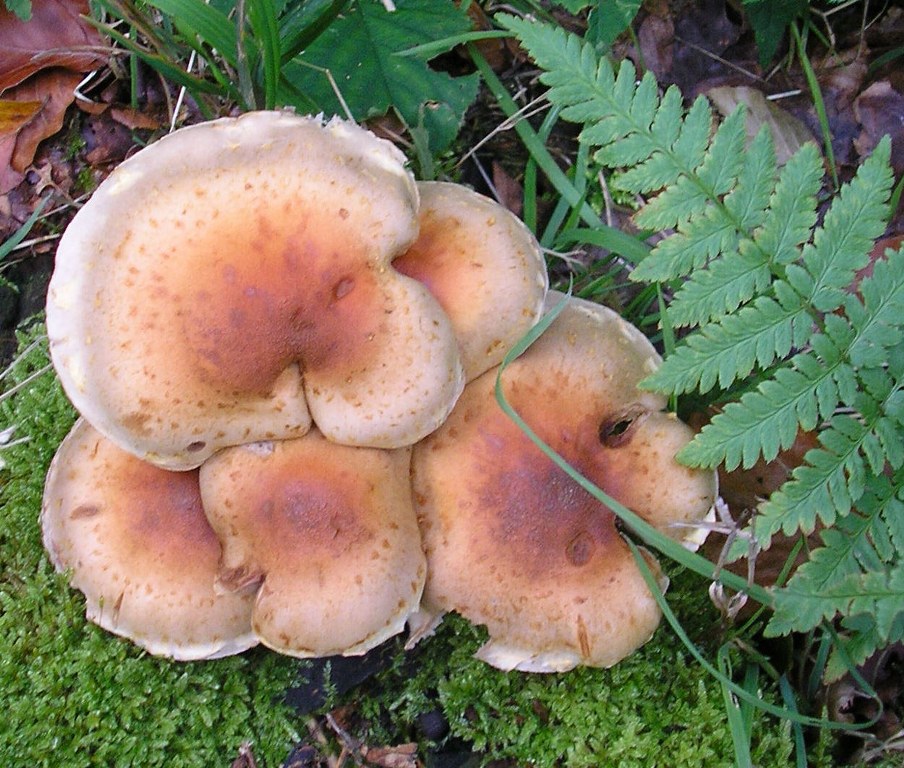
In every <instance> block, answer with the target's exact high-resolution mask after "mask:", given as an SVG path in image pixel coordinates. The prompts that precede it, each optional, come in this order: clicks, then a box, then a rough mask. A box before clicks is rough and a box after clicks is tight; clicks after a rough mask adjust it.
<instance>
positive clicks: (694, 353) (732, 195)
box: [501, 17, 904, 672]
mask: <svg viewBox="0 0 904 768" xmlns="http://www.w3.org/2000/svg"><path fill="white" fill-rule="evenodd" d="M501 22H502V24H503V25H504V26H506V27H508V28H509V29H511V30H513V31H514V32H515V33H516V34H517V36H518V37H519V39H520V40H521V42H522V43H523V44H524V46H525V48H526V49H527V50H528V52H529V53H530V55H531V56H533V57H534V59H535V61H536V62H537V64H538V65H539V66H540V68H541V69H542V70H544V72H543V74H542V75H541V78H542V80H543V82H544V83H545V84H546V85H548V86H549V88H550V90H549V99H550V101H551V102H552V103H553V104H555V105H556V106H557V107H559V108H560V110H561V114H562V116H563V117H565V118H566V119H569V120H574V121H576V122H578V123H580V124H581V125H582V131H581V134H580V135H581V140H582V141H583V142H585V143H586V144H587V145H589V146H590V147H593V148H595V149H596V153H595V158H596V160H597V162H599V163H600V164H601V165H602V166H604V167H606V168H611V169H615V170H616V171H617V173H616V174H615V175H614V178H613V185H614V186H617V187H618V188H620V189H622V190H625V191H628V192H630V193H632V194H636V195H639V196H640V197H642V198H645V199H644V201H643V204H642V205H641V207H640V209H639V210H638V211H637V213H636V214H635V222H636V223H637V224H638V225H639V226H640V227H642V228H650V229H658V230H661V231H662V232H663V233H664V237H663V238H662V239H661V240H660V241H659V243H657V245H656V246H655V247H654V248H653V250H652V251H651V252H650V254H649V256H648V257H647V258H646V259H644V260H643V261H642V262H641V263H640V264H638V265H637V266H636V267H635V269H634V270H633V272H632V274H631V278H632V279H633V280H636V281H639V282H643V281H646V282H668V283H669V286H668V288H669V292H673V294H674V298H673V300H672V301H671V303H670V305H669V306H668V307H667V312H668V317H669V321H670V322H671V323H672V324H673V325H679V326H687V327H689V328H690V331H689V333H688V334H687V335H686V336H685V337H684V339H683V340H682V341H681V343H680V344H679V345H678V346H677V348H676V349H675V350H674V351H673V352H671V353H670V354H668V355H667V356H666V359H665V360H664V361H663V363H662V365H661V366H660V367H659V369H658V370H657V371H655V372H654V373H653V374H652V375H651V376H649V377H648V378H647V379H646V380H645V381H644V382H643V383H642V386H643V387H644V388H647V389H653V390H658V391H661V392H664V393H668V394H670V395H682V394H688V393H697V394H707V393H710V392H712V393H713V399H714V400H717V401H726V400H727V404H725V405H724V407H723V408H722V410H721V412H720V413H718V414H717V415H716V416H714V417H713V419H712V421H711V422H710V423H709V424H708V425H706V426H705V427H704V428H703V429H702V430H701V432H700V433H699V434H698V435H697V436H696V438H695V439H694V440H693V441H692V442H691V443H690V444H689V445H688V446H686V447H685V448H684V449H683V450H682V451H681V452H680V453H679V455H678V458H679V459H680V460H681V461H683V462H684V463H686V464H688V465H691V466H710V467H711V466H717V465H719V464H724V466H725V468H726V469H727V470H729V471H730V470H732V469H734V468H736V467H738V466H741V465H743V466H744V467H749V466H751V465H752V464H754V463H755V462H756V461H757V460H759V459H765V460H767V461H770V460H772V459H774V458H775V457H776V456H777V454H778V452H779V451H780V450H782V449H784V448H788V447H790V446H791V445H792V444H793V443H794V441H795V439H796V438H797V436H798V433H799V431H800V430H807V431H810V430H818V439H819V446H818V447H817V448H815V449H813V450H811V451H809V452H808V453H807V454H806V456H805V458H804V462H803V463H802V465H801V466H799V467H797V468H796V469H795V470H794V471H793V473H792V475H791V478H790V479H789V480H788V481H787V482H786V483H785V484H784V485H783V486H782V488H781V489H780V490H779V491H777V492H775V493H773V494H772V495H771V497H770V498H769V499H768V501H767V502H766V503H764V504H763V505H762V506H761V508H760V510H759V511H758V514H757V515H756V516H755V518H754V529H755V532H756V537H757V539H758V540H759V542H760V543H761V544H764V545H768V543H769V542H770V540H771V538H772V536H773V535H774V534H775V533H776V532H778V531H779V530H782V531H784V532H786V533H788V534H794V533H795V532H797V531H805V532H811V531H813V530H815V529H816V528H817V526H819V525H821V526H823V531H822V533H821V536H822V546H821V547H818V548H816V549H815V550H814V551H813V552H812V553H811V557H810V559H809V561H808V562H807V563H805V564H804V565H803V566H801V567H800V568H799V569H798V570H797V572H796V573H794V574H793V575H792V578H791V580H790V581H789V582H788V584H787V586H786V587H783V588H776V590H775V598H776V612H775V614H774V618H773V619H772V621H771V622H770V624H769V632H770V633H772V634H785V633H787V632H790V631H795V630H808V629H811V628H813V627H815V626H817V625H818V624H819V623H820V622H821V621H823V620H826V619H834V618H836V617H838V616H841V618H842V626H843V627H844V629H845V631H846V633H847V635H846V637H845V640H844V643H845V648H846V649H847V650H848V651H849V652H851V653H852V654H853V655H854V657H855V659H862V658H864V657H865V656H866V655H867V654H868V653H870V652H871V651H873V650H875V649H876V648H877V647H879V645H880V644H882V643H887V642H893V641H896V640H899V639H904V568H902V557H901V556H902V553H904V439H902V433H904V341H902V336H904V328H902V325H904V249H899V250H898V251H889V252H887V253H886V254H885V255H884V256H883V257H882V258H880V259H878V260H877V261H875V263H874V265H873V275H872V277H868V278H866V279H864V280H863V281H862V282H861V283H860V285H859V286H855V285H854V278H855V275H856V273H857V272H858V270H860V269H862V268H863V267H864V266H866V265H867V264H868V262H869V256H870V251H871V249H872V247H873V242H874V240H875V238H877V237H878V236H880V235H881V234H882V232H883V230H884V228H885V224H886V218H887V216H888V199H889V196H890V190H891V185H892V181H893V179H892V173H891V169H890V166H889V157H890V142H889V140H888V139H887V138H885V139H883V140H881V141H880V142H879V144H878V145H877V147H876V149H875V150H874V151H873V153H872V155H871V156H870V157H869V158H868V159H867V160H866V161H865V162H864V163H863V164H862V165H861V167H860V168H859V170H858V172H857V174H856V175H855V177H854V178H853V179H852V180H851V181H850V182H848V183H847V184H845V185H844V186H843V187H842V188H841V189H840V190H839V192H838V193H837V194H835V195H834V197H833V198H832V200H831V201H830V205H829V206H828V208H827V210H826V213H825V215H824V217H823V219H822V221H821V223H818V216H817V210H818V209H817V195H818V194H819V192H820V189H821V185H822V181H823V165H822V160H821V157H820V154H819V150H818V148H817V147H816V145H815V144H812V143H809V144H806V145H804V146H803V147H802V148H801V149H800V150H798V152H797V153H795V154H794V156H793V157H791V158H790V160H789V161H788V162H787V163H786V164H785V166H784V167H783V168H782V169H781V170H779V169H778V168H777V167H776V162H775V155H774V150H773V147H772V142H771V140H770V137H769V136H768V135H767V133H766V132H765V131H762V132H761V133H760V134H758V135H757V136H756V137H755V138H754V139H753V141H752V142H751V143H750V144H749V146H748V147H747V149H746V150H745V149H744V141H745V137H744V131H743V114H742V113H741V112H738V113H736V114H733V115H731V116H730V117H728V118H726V119H725V120H724V121H723V122H722V123H721V125H719V126H717V128H716V130H715V131H714V132H713V131H712V127H713V116H712V109H711V107H710V105H709V103H708V102H707V101H706V99H704V98H702V97H699V98H697V99H696V100H695V101H694V103H693V104H692V105H691V107H690V108H689V109H687V110H686V111H685V110H684V109H683V107H682V102H681V96H680V93H679V92H678V91H677V90H676V89H675V88H669V89H668V90H666V92H665V93H664V94H662V95H661V97H660V95H659V93H658V90H657V88H656V85H655V82H654V81H653V79H652V76H651V75H650V74H649V73H647V74H645V75H644V76H643V77H642V78H641V79H640V82H637V79H636V77H637V75H636V72H635V70H634V68H633V66H632V65H630V64H627V63H623V64H622V65H621V66H620V69H619V71H618V73H617V75H616V73H615V71H614V69H613V67H612V66H611V65H610V64H609V63H608V62H606V61H605V60H604V59H603V60H601V59H599V57H598V56H597V54H596V52H595V51H594V50H593V49H592V47H591V46H589V45H586V44H584V43H583V41H581V40H580V39H579V38H577V37H575V36H573V35H570V34H567V33H565V32H564V31H563V30H561V29H560V28H556V27H552V26H544V25H543V24H538V23H533V22H529V21H525V20H518V19H513V18H511V17H502V18H501ZM751 375H755V377H756V380H757V381H758V382H759V383H758V384H756V386H753V385H752V384H747V383H746V382H745V379H747V378H748V377H750V376H751ZM732 398H734V399H732ZM830 668H831V670H832V671H834V672H837V671H838V670H839V669H840V666H839V657H838V656H837V655H835V656H833V657H832V659H831V660H830Z"/></svg>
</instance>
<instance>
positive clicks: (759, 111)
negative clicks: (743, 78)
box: [706, 85, 815, 166]
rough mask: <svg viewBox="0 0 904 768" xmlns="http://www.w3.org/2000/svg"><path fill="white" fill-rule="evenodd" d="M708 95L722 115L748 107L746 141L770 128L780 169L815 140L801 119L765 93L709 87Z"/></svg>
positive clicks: (738, 88) (751, 89)
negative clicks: (762, 130)
mask: <svg viewBox="0 0 904 768" xmlns="http://www.w3.org/2000/svg"><path fill="white" fill-rule="evenodd" d="M706 95H707V96H708V97H709V99H710V101H712V103H713V105H714V106H715V107H716V109H717V110H718V111H719V113H720V114H721V115H723V116H724V117H727V116H728V115H730V114H731V113H732V112H734V111H735V109H737V107H738V105H739V104H743V105H744V106H745V107H746V108H747V121H746V127H747V138H748V140H750V139H752V138H753V137H754V136H756V134H757V132H758V131H759V130H760V128H761V127H762V126H764V125H765V126H767V127H768V128H769V131H770V133H771V134H772V141H773V143H774V144H775V159H776V162H777V163H778V165H779V166H782V165H784V164H785V163H786V162H788V159H789V158H790V157H791V155H793V154H794V153H795V152H797V150H798V149H800V148H801V146H802V145H803V144H805V143H806V142H808V141H815V139H814V138H813V134H812V133H810V130H809V129H808V128H807V126H806V125H804V124H803V123H802V122H801V121H800V120H798V119H797V118H796V117H794V115H792V114H791V113H790V112H787V111H786V110H784V109H782V108H781V107H779V106H778V105H776V104H775V103H773V102H771V101H769V100H768V99H767V98H766V97H765V96H764V95H763V92H762V91H759V90H757V89H756V88H751V87H749V86H746V85H739V86H722V87H719V88H710V89H709V90H708V91H707V92H706Z"/></svg>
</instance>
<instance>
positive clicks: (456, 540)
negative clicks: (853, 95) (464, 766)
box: [412, 293, 716, 672]
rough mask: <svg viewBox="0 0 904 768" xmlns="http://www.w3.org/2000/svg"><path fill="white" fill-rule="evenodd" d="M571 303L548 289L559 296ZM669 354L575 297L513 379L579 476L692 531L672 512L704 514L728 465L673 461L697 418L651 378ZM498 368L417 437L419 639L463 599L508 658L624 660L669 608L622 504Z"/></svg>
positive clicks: (509, 662)
mask: <svg viewBox="0 0 904 768" xmlns="http://www.w3.org/2000/svg"><path fill="white" fill-rule="evenodd" d="M562 299H563V297H562V296H561V294H554V293H551V294H550V303H552V304H554V303H555V302H557V301H559V300H562ZM658 362H659V357H658V355H657V354H656V352H655V350H654V348H653V347H652V346H651V345H650V343H649V342H648V341H647V340H646V338H645V337H644V336H643V335H642V334H641V333H640V332H639V331H638V330H637V329H635V328H633V327H632V326H630V325H629V324H628V323H626V322H625V321H624V320H622V319H621V318H620V317H618V316H617V315H616V314H615V313H614V312H611V311H610V310H608V309H605V308H603V307H600V306H598V305H596V304H592V303H589V302H585V301H581V300H578V299H570V300H568V304H567V305H566V307H565V308H564V309H563V311H562V312H561V314H560V315H559V316H558V317H557V318H556V319H555V321H554V322H553V323H552V325H551V326H550V327H549V328H548V329H547V330H546V332H545V333H544V334H543V335H542V336H541V337H540V338H539V339H538V340H537V341H535V342H534V344H533V345H532V346H531V347H530V348H529V349H528V350H527V351H526V352H525V353H524V354H523V355H522V356H521V357H520V358H518V359H517V360H516V361H514V362H513V363H512V364H511V365H510V366H508V367H507V368H506V370H505V371H504V372H503V374H502V381H503V389H504V392H505V395H506V399H507V401H508V402H509V404H510V405H511V406H512V407H513V408H514V409H515V411H516V412H517V413H519V414H520V415H521V416H522V417H523V418H524V419H525V421H526V422H527V423H528V424H529V425H530V426H531V427H532V428H533V429H534V430H535V431H536V433H537V434H538V435H539V436H540V438H541V439H543V440H544V441H545V442H547V443H548V444H549V445H550V446H552V448H553V449H554V450H556V451H557V452H558V453H560V454H561V455H562V456H563V457H564V458H565V459H566V460H568V461H569V462H570V463H571V464H572V465H573V466H574V467H575V468H576V469H577V470H578V471H579V472H581V473H583V474H584V475H585V476H586V477H588V478H589V479H590V480H592V481H593V482H594V483H596V484H597V485H598V486H599V487H600V488H602V490H604V491H605V492H606V493H608V494H609V495H611V496H612V497H613V498H615V499H616V500H618V501H620V502H621V503H623V504H625V505H626V506H629V507H631V508H633V510H634V511H635V512H636V513H638V514H639V515H640V516H642V517H643V518H645V519H646V520H648V521H649V522H651V523H652V524H653V525H655V526H656V527H658V528H660V529H661V530H663V531H665V532H666V533H668V534H669V535H671V536H673V537H674V538H676V539H678V540H680V541H685V540H686V539H688V538H691V537H692V536H693V534H692V533H691V532H690V529H688V528H683V527H682V528H679V527H674V526H673V523H675V522H678V523H692V522H696V521H699V520H701V519H703V518H704V517H706V515H707V513H708V512H709V510H710V508H711V507H712V505H713V502H714V497H715V492H716V488H715V473H713V472H707V471H697V470H689V469H687V468H685V467H682V466H680V465H679V464H677V462H675V461H674V458H673V457H674V454H675V451H676V450H677V449H678V448H679V447H680V446H681V445H683V444H684V443H686V442H687V441H688V440H689V439H690V438H691V435H692V433H691V431H690V429H689V428H688V427H686V426H685V425H684V424H682V423H681V422H679V421H678V420H677V419H675V418H673V417H672V416H669V415H667V414H665V413H662V412H661V409H662V408H663V407H664V406H665V404H666V403H665V400H664V398H662V397H660V396H658V395H654V394H651V393H648V392H642V391H640V390H638V389H637V386H636V385H637V383H638V382H639V381H640V380H641V379H642V378H643V377H644V376H646V375H647V374H648V373H650V372H651V371H652V370H653V369H654V368H655V366H656V365H657V364H658ZM496 376H497V370H495V369H494V370H491V371H489V372H487V373H486V374H484V375H483V376H481V377H480V378H478V379H477V380H475V381H473V382H471V383H470V384H468V386H467V387H466V388H465V391H464V394H463V395H462V397H461V399H460V400H459V402H458V404H457V405H456V407H455V409H454V410H453V412H452V414H451V415H450V417H449V419H448V420H447V421H446V422H445V424H443V426H442V427H441V428H440V429H438V430H437V431H436V432H435V433H433V434H432V435H430V436H429V437H428V438H427V439H426V440H424V441H422V442H421V443H419V444H418V445H417V446H415V449H414V454H413V461H412V471H413V487H414V495H415V501H416V508H417V510H418V519H419V522H420V523H421V530H422V533H423V536H424V547H425V551H426V553H427V561H428V579H427V585H426V588H425V592H424V598H423V604H424V608H425V610H424V611H423V612H422V613H420V614H418V615H417V616H415V617H414V618H413V622H412V632H413V637H414V639H415V640H416V639H417V638H418V637H419V636H422V635H423V634H426V633H427V632H429V631H430V629H431V626H432V625H433V624H435V623H436V619H437V617H438V616H439V615H440V614H441V613H442V612H444V611H457V612H459V613H461V614H462V615H464V616H465V617H466V618H468V619H469V620H470V621H472V622H474V623H476V624H484V625H486V626H487V628H488V631H489V636H490V640H489V642H488V643H487V645H485V646H484V647H483V648H482V649H481V650H480V652H479V654H478V655H479V656H480V658H483V659H484V660H485V661H487V662H489V663H490V664H493V665H494V666H497V667H500V668H503V669H522V670H529V671H540V672H550V671H563V670H566V669H570V668H571V667H573V666H575V665H577V664H585V665H590V666H603V667H605V666H610V665H612V664H614V663H616V662H617V661H619V660H620V659H622V658H623V657H624V656H626V655H628V654H629V653H631V652H632V651H633V650H635V649H636V648H637V647H639V646H640V645H642V644H643V643H644V642H646V640H648V639H649V638H650V636H651V635H652V633H653V632H654V630H655V629H656V627H657V625H658V622H659V619H660V612H659V609H658V607H657V605H656V602H655V599H654V598H653V596H652V594H651V593H650V592H649V590H648V588H647V586H646V584H645V582H644V580H643V578H642V575H641V573H640V571H639V569H638V567H637V565H636V563H635V562H634V560H633V557H632V555H631V553H630V550H629V549H628V547H627V545H626V543H625V542H624V541H623V540H622V538H621V534H620V533H619V531H618V529H617V527H616V518H615V515H614V514H613V513H612V512H611V510H609V509H608V508H607V507H606V506H604V505H603V504H602V503H600V502H599V501H597V500H596V499H595V498H594V497H593V496H592V495H591V494H589V493H588V492H586V491H585V490H583V489H582V488H581V487H580V486H579V485H578V484H577V483H576V482H575V481H574V480H573V479H571V478H570V477H568V475H567V474H566V473H565V472H564V471H563V470H561V469H559V468H558V467H557V466H556V465H555V464H554V463H553V462H552V460H551V459H549V458H548V457H547V456H546V455H545V454H543V453H542V451H541V450H540V449H539V448H538V447H537V446H535V445H534V444H533V443H532V442H531V441H530V439H529V438H528V437H527V436H526V435H525V434H524V433H523V432H522V431H521V430H520V429H519V428H518V427H517V425H516V424H515V423H514V422H513V421H512V420H511V419H510V418H509V417H508V416H507V415H506V414H505V413H504V412H503V411H502V409H501V408H500V407H499V405H498V403H497V402H496V399H495V396H494V388H495V383H496ZM464 479H466V482H465V481H464ZM646 557H647V560H648V562H649V563H650V565H651V567H652V568H653V571H654V573H656V574H659V568H658V566H657V565H656V564H655V561H654V560H653V558H652V556H650V555H649V554H646ZM660 579H661V574H660ZM661 583H662V586H665V582H664V580H662V581H661Z"/></svg>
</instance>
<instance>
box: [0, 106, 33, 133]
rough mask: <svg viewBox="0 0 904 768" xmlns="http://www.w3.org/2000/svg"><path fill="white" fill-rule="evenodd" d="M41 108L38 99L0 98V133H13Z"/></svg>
mask: <svg viewBox="0 0 904 768" xmlns="http://www.w3.org/2000/svg"><path fill="white" fill-rule="evenodd" d="M39 109H41V102H40V101H12V100H8V99H2V100H0V135H2V134H7V133H15V132H16V131H18V130H19V129H20V128H21V127H22V126H23V125H25V124H26V123H27V122H28V121H29V120H31V119H32V118H33V117H34V116H35V115H36V114H37V113H38V110H39Z"/></svg>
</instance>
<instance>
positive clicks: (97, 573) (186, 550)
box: [41, 420, 258, 660]
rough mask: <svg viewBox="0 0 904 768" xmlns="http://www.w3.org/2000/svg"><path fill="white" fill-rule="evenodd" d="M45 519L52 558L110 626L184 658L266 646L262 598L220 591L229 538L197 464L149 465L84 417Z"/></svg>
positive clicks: (56, 477) (56, 472) (90, 611)
mask: <svg viewBox="0 0 904 768" xmlns="http://www.w3.org/2000/svg"><path fill="white" fill-rule="evenodd" d="M41 525H42V530H43V537H44V545H45V547H46V549H47V553H48V555H49V557H50V560H51V562H52V563H53V564H54V566H55V567H56V568H57V570H59V571H71V583H72V586H73V587H75V588H77V589H79V590H80V591H81V592H83V593H84V595H85V610H86V614H87V617H88V619H89V620H91V621H93V622H95V623H97V624H99V625H100V626H101V627H103V628H104V629H106V630H108V631H110V632H113V633H115V634H117V635H121V636H123V637H127V638H129V639H131V640H132V641H134V642H135V643H137V644H138V645H140V646H142V647H143V648H145V649H146V650H147V651H149V652H150V653H152V654H155V655H162V656H169V657H172V658H174V659H179V660H193V659H207V658H217V657H220V656H226V655H229V654H233V653H239V652H241V651H243V650H245V649H247V648H250V647H251V646H253V645H256V644H257V642H258V641H257V638H256V637H255V636H254V633H253V632H252V631H251V607H252V599H253V595H249V594H243V593H234V594H218V593H217V592H216V591H215V590H214V581H215V578H216V574H217V569H218V566H219V561H220V543H219V541H218V540H217V537H216V535H215V534H214V532H213V529H212V528H211V527H210V525H209V523H208V522H207V518H206V517H205V516H204V512H203V510H202V509H201V494H200V490H199V487H198V472H197V471H196V470H194V471H189V472H171V471H168V470H165V469H161V468H159V467H155V466H153V465H151V464H148V463H146V462H143V461H141V460H140V459H137V458H135V457H134V456H132V455H131V454H128V453H126V452H125V451H123V450H121V449H120V448H117V447H116V446H115V445H114V444H113V443H111V442H110V441H109V440H107V439H106V438H104V437H103V436H102V435H101V434H100V433H98V432H97V431H96V430H95V429H93V428H92V427H91V426H89V424H88V423H87V422H86V421H84V420H79V421H78V422H77V423H76V425H75V427H74V428H73V429H72V431H71V432H70V433H69V435H68V436H67V437H66V439H65V440H64V441H63V442H62V443H61V444H60V447H59V449H58V451H57V454H56V456H55V457H54V459H53V462H52V464H51V467H50V471H49V472H48V475H47V482H46V485H45V490H44V502H43V507H42V511H41Z"/></svg>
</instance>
